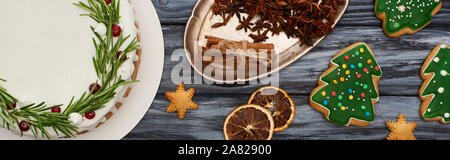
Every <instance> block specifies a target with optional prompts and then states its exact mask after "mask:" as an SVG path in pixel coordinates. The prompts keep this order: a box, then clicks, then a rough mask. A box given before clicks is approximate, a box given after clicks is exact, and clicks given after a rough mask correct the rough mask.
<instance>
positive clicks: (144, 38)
mask: <svg viewBox="0 0 450 160" xmlns="http://www.w3.org/2000/svg"><path fill="white" fill-rule="evenodd" d="M130 2H131V3H132V5H133V7H134V9H135V11H136V17H137V20H138V23H139V27H140V34H141V45H142V49H143V51H142V57H141V60H142V61H141V66H140V68H139V73H138V77H137V79H138V80H140V82H139V83H136V84H134V85H133V90H132V91H131V94H130V95H129V96H128V98H127V99H125V101H124V105H123V106H122V107H121V108H120V109H119V110H118V111H117V112H116V113H115V114H114V115H113V116H112V117H111V118H110V119H109V120H107V121H106V123H105V124H103V125H101V126H100V127H98V128H96V129H93V130H92V131H90V132H88V133H85V134H82V135H78V136H77V137H74V138H70V140H72V139H83V140H89V139H93V140H119V139H122V138H123V137H125V135H127V134H128V133H129V132H130V131H131V130H132V129H133V128H134V127H135V126H136V125H137V124H138V123H139V121H140V120H141V119H142V117H144V115H145V113H147V111H148V109H149V107H150V105H151V104H152V101H153V99H154V98H155V95H156V92H157V91H158V88H159V84H160V81H161V76H162V71H163V66H164V40H163V34H162V29H161V24H160V22H159V18H158V15H157V14H156V10H155V8H154V6H153V4H152V2H151V1H149V0H131V1H130ZM0 139H1V140H13V139H19V140H30V139H35V138H34V137H32V136H24V137H20V136H19V135H17V134H14V133H12V132H10V131H8V130H7V129H4V128H0Z"/></svg>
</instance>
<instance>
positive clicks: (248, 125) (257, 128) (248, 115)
mask: <svg viewBox="0 0 450 160" xmlns="http://www.w3.org/2000/svg"><path fill="white" fill-rule="evenodd" d="M270 114H271V113H270V111H268V110H267V109H265V108H264V107H261V106H259V105H255V104H245V105H242V106H239V107H238V108H236V109H234V110H233V111H232V112H231V113H230V114H229V115H228V117H227V119H226V120H225V123H224V125H223V133H224V135H225V139H226V140H270V139H272V135H273V128H274V122H273V118H272V116H271V115H270Z"/></svg>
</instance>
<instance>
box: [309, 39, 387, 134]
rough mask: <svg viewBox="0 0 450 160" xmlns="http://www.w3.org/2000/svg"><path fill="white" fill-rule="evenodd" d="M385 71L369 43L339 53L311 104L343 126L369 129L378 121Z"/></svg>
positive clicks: (352, 46)
mask: <svg viewBox="0 0 450 160" xmlns="http://www.w3.org/2000/svg"><path fill="white" fill-rule="evenodd" d="M380 77H381V68H380V66H379V65H378V63H377V61H376V60H375V57H374V54H373V51H372V49H370V47H369V46H368V45H367V44H365V43H361V42H360V43H356V44H353V45H351V46H349V47H347V48H345V49H344V50H342V51H340V52H339V53H337V54H336V55H335V56H334V57H333V58H332V59H331V63H330V68H329V69H328V70H327V71H325V72H324V73H323V74H322V75H321V76H320V78H319V80H318V84H319V86H318V87H317V88H315V89H314V90H313V92H312V93H311V96H310V100H309V103H310V104H311V106H312V107H313V108H314V109H316V110H318V111H319V112H321V113H322V114H323V115H324V117H325V118H326V119H327V120H329V121H331V122H333V123H336V124H339V125H342V126H349V125H356V126H367V125H369V124H370V123H371V122H372V121H373V120H374V105H375V103H376V102H377V101H378V87H377V86H378V81H379V79H380Z"/></svg>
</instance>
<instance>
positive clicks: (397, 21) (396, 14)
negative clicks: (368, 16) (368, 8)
mask: <svg viewBox="0 0 450 160" xmlns="http://www.w3.org/2000/svg"><path fill="white" fill-rule="evenodd" d="M441 7H442V0H376V1H375V14H376V15H377V17H378V19H381V20H383V30H384V32H385V33H386V34H387V35H388V36H390V37H399V36H402V35H404V34H406V33H408V34H414V33H416V32H418V31H419V30H421V29H422V28H424V27H425V26H427V25H428V24H429V23H430V22H431V19H432V17H433V16H434V15H435V14H436V13H437V12H439V10H440V9H441Z"/></svg>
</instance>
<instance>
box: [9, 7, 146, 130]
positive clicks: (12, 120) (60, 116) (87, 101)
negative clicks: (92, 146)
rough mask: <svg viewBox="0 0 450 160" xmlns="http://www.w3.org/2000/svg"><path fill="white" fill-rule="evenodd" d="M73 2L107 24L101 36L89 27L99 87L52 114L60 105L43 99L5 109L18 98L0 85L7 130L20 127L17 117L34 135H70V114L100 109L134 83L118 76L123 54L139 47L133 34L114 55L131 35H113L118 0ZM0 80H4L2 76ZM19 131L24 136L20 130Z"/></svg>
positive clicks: (72, 128)
mask: <svg viewBox="0 0 450 160" xmlns="http://www.w3.org/2000/svg"><path fill="white" fill-rule="evenodd" d="M73 4H74V5H75V6H78V7H80V8H82V9H84V10H86V11H88V12H89V13H88V14H81V16H88V17H90V18H92V19H93V20H95V21H96V22H98V23H103V24H105V26H106V27H107V32H106V36H105V37H102V36H100V35H99V34H98V33H96V32H95V31H94V28H93V27H91V30H92V32H93V33H94V35H95V37H94V38H93V39H92V40H93V43H94V46H95V49H96V55H95V57H94V58H93V63H94V68H95V71H96V73H97V77H98V78H99V80H100V82H99V83H100V84H101V88H100V89H99V90H98V91H97V92H96V93H95V94H93V93H92V91H89V92H84V93H83V94H82V95H81V97H80V98H79V99H77V100H75V97H72V99H71V101H70V103H69V105H67V108H66V109H65V110H64V112H63V113H54V112H49V110H51V109H52V108H54V107H59V106H62V105H55V106H46V105H45V102H42V103H39V104H35V103H33V104H29V105H26V106H22V107H20V108H19V109H12V110H8V106H11V105H12V104H13V103H16V102H17V99H16V98H14V97H13V96H11V95H10V94H9V93H8V92H7V90H6V89H5V88H4V87H2V86H1V85H0V118H1V119H2V123H3V127H6V128H7V129H10V128H16V126H19V124H20V122H19V120H20V121H25V122H26V123H27V124H28V126H30V130H31V132H32V133H33V135H34V136H35V137H37V136H38V135H39V134H40V135H41V136H42V137H46V138H48V139H50V134H49V132H48V131H47V129H46V128H48V127H49V128H52V129H53V130H54V131H55V133H56V134H57V135H59V133H62V134H63V135H65V136H68V137H73V136H75V135H74V133H76V132H77V129H78V128H77V127H76V126H74V125H72V124H71V122H70V121H69V120H68V119H69V115H70V114H71V113H79V114H84V113H87V112H91V111H95V110H98V109H101V108H103V107H105V104H106V103H108V102H109V101H110V100H112V99H113V98H114V97H115V96H116V90H117V88H118V87H120V86H123V85H128V84H131V83H135V82H137V81H125V80H123V79H122V77H120V76H119V77H118V69H119V67H120V66H121V65H122V64H123V62H124V60H123V58H124V56H126V54H127V53H129V52H132V51H134V50H136V49H137V48H139V47H140V46H139V44H138V41H137V39H136V37H134V39H133V40H132V41H131V42H130V43H129V44H128V45H127V46H126V47H125V49H124V50H123V51H122V54H121V55H120V57H117V52H118V51H119V49H120V48H121V47H122V46H123V45H124V44H125V43H126V42H127V40H128V39H129V38H130V35H128V36H125V37H124V36H123V35H122V33H121V34H120V36H119V37H118V38H117V39H114V37H113V35H112V25H113V24H118V23H119V20H120V15H119V13H120V0H117V1H116V0H112V1H111V3H110V4H109V5H108V4H106V2H105V1H104V0H87V4H85V3H83V2H78V3H73ZM0 81H4V82H6V80H4V79H1V78H0ZM20 132H21V135H23V133H22V131H20Z"/></svg>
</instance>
